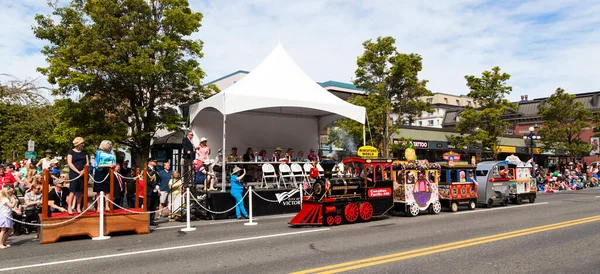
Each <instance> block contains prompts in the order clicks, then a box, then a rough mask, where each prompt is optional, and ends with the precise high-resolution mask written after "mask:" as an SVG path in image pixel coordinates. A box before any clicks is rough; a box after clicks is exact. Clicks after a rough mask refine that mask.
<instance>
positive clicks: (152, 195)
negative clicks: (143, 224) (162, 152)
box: [146, 158, 159, 226]
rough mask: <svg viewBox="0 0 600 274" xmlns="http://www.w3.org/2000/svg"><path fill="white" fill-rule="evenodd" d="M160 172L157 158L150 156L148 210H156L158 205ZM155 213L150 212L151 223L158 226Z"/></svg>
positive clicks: (147, 186)
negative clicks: (157, 168) (155, 221)
mask: <svg viewBox="0 0 600 274" xmlns="http://www.w3.org/2000/svg"><path fill="white" fill-rule="evenodd" d="M158 190H159V185H158V172H157V171H156V159H154V158H148V181H146V197H148V198H147V199H148V210H147V211H155V210H156V208H157V207H158V193H159V192H158ZM154 216H155V214H154V213H152V214H150V225H153V226H156V225H157V224H156V223H154Z"/></svg>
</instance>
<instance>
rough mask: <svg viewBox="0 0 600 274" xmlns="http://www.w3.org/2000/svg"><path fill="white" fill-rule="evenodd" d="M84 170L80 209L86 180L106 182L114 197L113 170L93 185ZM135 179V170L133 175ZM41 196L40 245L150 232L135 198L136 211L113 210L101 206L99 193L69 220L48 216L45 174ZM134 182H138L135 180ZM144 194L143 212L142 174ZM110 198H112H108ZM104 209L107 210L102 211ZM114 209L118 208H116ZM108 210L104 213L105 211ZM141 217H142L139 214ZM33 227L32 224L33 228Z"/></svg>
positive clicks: (110, 206)
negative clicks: (93, 209) (95, 208)
mask: <svg viewBox="0 0 600 274" xmlns="http://www.w3.org/2000/svg"><path fill="white" fill-rule="evenodd" d="M88 170H89V169H88V167H87V166H86V167H85V168H84V174H83V176H84V177H83V178H84V188H83V191H84V192H83V205H87V204H88V201H87V200H88V193H87V192H88V181H89V180H88V179H91V180H92V181H93V182H94V183H103V182H104V181H105V180H109V182H110V192H111V193H114V178H115V177H114V170H113V169H111V170H110V173H109V175H108V176H107V177H106V178H104V180H103V181H100V182H96V181H94V179H93V178H92V177H91V176H89V172H88ZM136 174H137V175H138V176H139V175H140V172H139V170H137V171H136ZM43 176H44V178H43V192H42V213H41V214H40V224H39V227H40V228H39V235H40V243H41V244H46V243H54V242H56V241H58V240H59V239H60V238H62V237H69V236H82V235H83V236H89V237H91V238H92V239H107V237H106V236H107V235H109V234H110V233H113V232H127V231H134V232H135V233H137V234H147V233H149V232H150V219H149V215H148V214H145V213H146V212H144V211H143V209H142V208H140V207H139V206H138V205H139V203H138V198H137V196H139V195H136V208H130V209H124V208H122V207H121V208H119V209H117V210H115V209H114V208H113V206H115V204H114V203H112V201H110V203H108V205H105V203H104V193H103V192H101V193H100V197H99V198H97V199H95V200H94V202H93V203H92V204H91V205H90V206H89V207H88V208H87V209H86V210H85V211H83V212H82V213H81V214H78V215H77V216H75V217H72V216H69V215H68V214H67V213H52V214H48V210H49V206H48V192H49V188H50V186H49V171H48V170H45V171H44V175H43ZM135 178H138V177H137V176H136V177H135ZM143 179H144V193H143V198H144V199H143V204H144V205H143V208H147V203H148V199H146V181H147V179H148V178H147V173H146V170H145V169H144V170H143ZM111 197H112V195H111ZM95 204H98V205H99V208H98V211H90V210H91V209H92V207H93V206H94V205H95ZM106 206H108V207H106ZM116 206H117V207H118V205H116ZM106 209H108V211H106ZM140 213H142V214H140ZM33 225H36V224H33Z"/></svg>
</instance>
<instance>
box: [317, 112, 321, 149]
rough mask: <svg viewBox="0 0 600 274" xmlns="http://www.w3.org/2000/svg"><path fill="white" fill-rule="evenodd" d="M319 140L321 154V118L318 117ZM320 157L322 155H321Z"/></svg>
mask: <svg viewBox="0 0 600 274" xmlns="http://www.w3.org/2000/svg"><path fill="white" fill-rule="evenodd" d="M317 141H318V143H317V144H318V145H319V147H317V156H318V155H319V152H320V151H321V118H320V117H317ZM319 158H320V156H319Z"/></svg>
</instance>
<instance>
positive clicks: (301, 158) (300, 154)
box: [296, 150, 306, 162]
mask: <svg viewBox="0 0 600 274" xmlns="http://www.w3.org/2000/svg"><path fill="white" fill-rule="evenodd" d="M296 162H306V157H304V152H303V151H302V150H300V151H298V156H296Z"/></svg>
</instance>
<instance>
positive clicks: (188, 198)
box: [181, 187, 196, 232]
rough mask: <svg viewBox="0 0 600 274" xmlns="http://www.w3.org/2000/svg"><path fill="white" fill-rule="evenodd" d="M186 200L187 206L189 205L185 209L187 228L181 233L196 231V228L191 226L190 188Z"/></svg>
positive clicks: (186, 193)
mask: <svg viewBox="0 0 600 274" xmlns="http://www.w3.org/2000/svg"><path fill="white" fill-rule="evenodd" d="M185 200H186V204H187V205H186V207H185V210H186V214H185V215H186V217H187V227H186V228H182V229H181V231H184V232H188V231H194V230H196V228H195V227H191V224H190V188H189V187H188V188H187V190H186V192H185Z"/></svg>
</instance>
